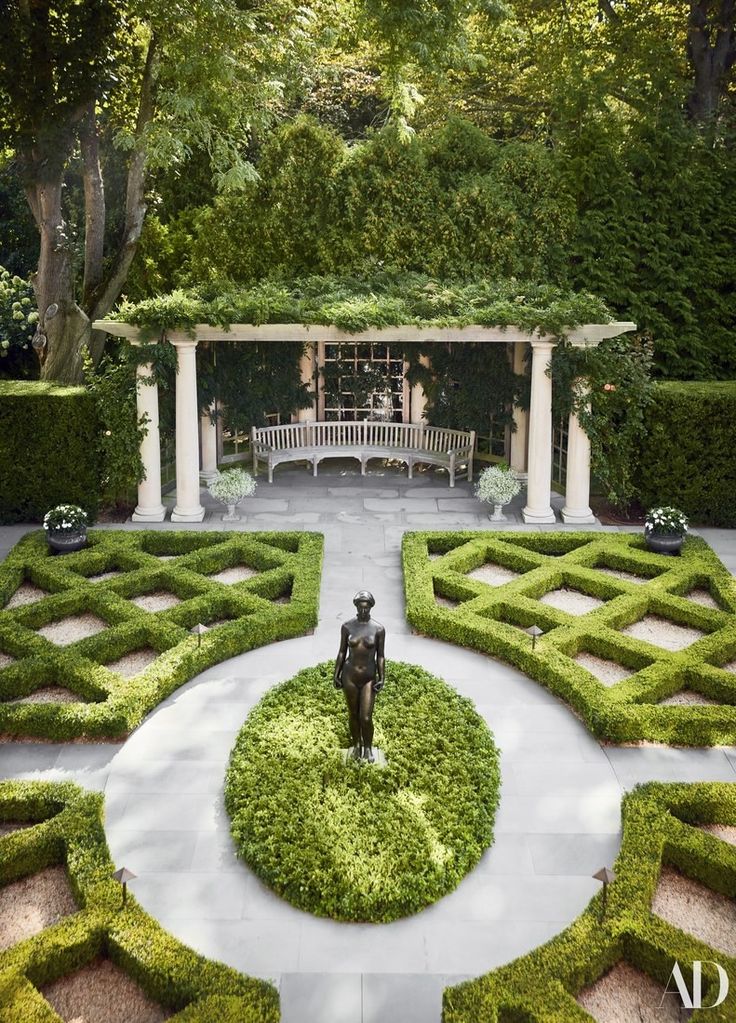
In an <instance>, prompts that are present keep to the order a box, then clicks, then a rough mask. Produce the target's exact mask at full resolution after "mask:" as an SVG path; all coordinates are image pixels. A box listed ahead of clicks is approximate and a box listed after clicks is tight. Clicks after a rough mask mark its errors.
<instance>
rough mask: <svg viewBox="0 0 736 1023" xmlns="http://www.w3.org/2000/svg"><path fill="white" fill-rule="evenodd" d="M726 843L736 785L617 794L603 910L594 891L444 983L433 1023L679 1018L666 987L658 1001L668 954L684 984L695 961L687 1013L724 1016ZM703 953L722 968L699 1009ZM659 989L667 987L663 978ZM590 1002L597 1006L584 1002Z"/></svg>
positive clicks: (735, 850)
mask: <svg viewBox="0 0 736 1023" xmlns="http://www.w3.org/2000/svg"><path fill="white" fill-rule="evenodd" d="M722 835H726V836H727V837H726V838H724V837H721V836H722ZM734 842H736V784H732V783H730V782H725V783H706V784H694V785H686V784H679V783H678V784H661V783H651V784H648V785H644V786H641V787H640V788H637V789H635V790H634V791H633V792H632V793H629V794H628V795H627V796H625V798H624V803H623V841H622V846H621V852H620V854H619V857H618V860H617V861H616V864H615V867H614V870H615V873H616V879H615V881H614V882H613V883H612V884H611V885H610V886H609V889H608V895H607V904H606V908H605V916H603V906H602V893H601V894H599V895H597V896H596V897H595V898H594V899H593V900H592V901H591V903H590V904H589V905H588V907H587V909H586V910H585V912H584V913H583V914H582V915H581V916H580V917H578V919H577V920H575V922H574V923H572V924H571V925H570V927H568V928H567V929H566V930H565V931H563V932H562V933H561V934H559V935H558V936H557V937H555V938H553V939H552V940H551V941H550V942H548V943H547V944H546V945H542V946H541V947H540V948H537V949H535V950H534V951H533V952H531V953H529V954H528V955H526V956H523V957H522V958H520V959H517V960H515V961H514V962H512V963H509V964H508V965H507V966H503V967H501V968H500V969H498V970H494V971H493V972H492V973H488V974H486V975H485V976H483V977H479V978H478V979H476V980H472V981H468V982H467V983H465V984H461V985H459V986H458V987H454V988H448V989H447V990H446V991H445V994H444V1013H443V1020H444V1023H511V1021H514V1023H517V1021H523V1023H586V1021H587V1023H590V1020H591V1019H611V1020H613V1019H615V1020H623V1019H626V1020H629V1019H631V1020H635V1019H652V1020H654V1019H657V1020H659V1019H662V1020H673V1019H674V1020H679V1019H686V1018H689V1017H688V1015H687V1014H685V1015H680V1005H681V1003H680V1001H679V999H678V997H677V994H670V995H668V996H667V997H666V998H665V999H664V1002H665V1003H667V1004H666V1005H665V1007H664V1008H661V1007H660V1005H659V1003H660V1000H661V999H662V995H663V993H664V989H665V987H666V986H667V984H668V981H669V980H670V975H671V973H672V970H673V968H674V966H675V963H676V962H677V963H679V966H680V969H681V972H682V976H683V980H684V981H685V983H686V984H687V987H688V991H689V992H692V991H693V964H694V963H695V962H696V961H698V960H699V961H701V962H702V963H703V967H702V976H703V985H702V987H703V990H702V1005H703V1009H702V1011H696V1012H695V1013H694V1015H693V1016H692V1019H693V1021H695V1020H702V1021H705V1020H710V1021H711V1023H725V1021H727V1020H728V1021H731V1023H733V1021H734V1020H736V983H734V981H736V944H735V942H736V938H734V933H736V932H734V930H733V925H732V924H731V927H730V929H729V923H728V921H729V919H731V920H732V919H733V916H734V912H735V911H736V906H734V903H733V900H734V897H736V844H733V843H734ZM665 890H666V894H664V895H663V892H665ZM678 892H679V895H678ZM678 903H679V904H678ZM723 905H725V906H726V909H725V910H724V909H722V908H721V907H722V906H723ZM729 907H730V908H729ZM719 914H722V915H721V916H720V917H719ZM706 938H707V939H708V940H706ZM709 941H710V942H712V943H709ZM714 963H718V964H719V965H720V966H721V967H722V969H723V970H725V972H726V974H727V976H728V977H729V978H730V981H731V983H730V991H729V994H728V996H727V997H726V999H725V1001H723V1002H722V1003H721V1005H719V1006H718V1007H716V1008H707V1009H706V1008H705V1006H712V1005H713V1004H714V1003H715V1001H716V1000H717V998H718V996H719V994H720V984H719V979H718V974H717V971H716V968H715V966H714V965H713V964H714ZM622 967H623V969H622ZM669 990H670V991H671V992H675V991H676V986H675V982H674V981H671V982H670V984H669ZM637 999H640V1000H641V1001H640V1004H639V1005H638V1006H637V1004H636V1003H637ZM629 1000H630V1001H629ZM601 1005H602V1006H603V1009H604V1011H603V1013H600V1011H596V1010H597V1009H598V1010H599V1009H600V1006H601ZM588 1010H590V1011H588Z"/></svg>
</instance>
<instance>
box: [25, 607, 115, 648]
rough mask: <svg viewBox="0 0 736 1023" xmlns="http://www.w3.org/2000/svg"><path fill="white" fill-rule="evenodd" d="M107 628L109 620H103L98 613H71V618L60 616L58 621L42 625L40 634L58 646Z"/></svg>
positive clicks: (66, 644) (94, 634) (74, 641)
mask: <svg viewBox="0 0 736 1023" xmlns="http://www.w3.org/2000/svg"><path fill="white" fill-rule="evenodd" d="M106 628H107V622H103V620H102V619H101V618H98V617H97V615H93V614H91V613H90V612H87V613H85V614H81V615H70V617H69V618H60V619H59V621H58V622H49V624H48V625H42V626H41V628H40V629H39V630H38V634H39V636H45V637H46V639H49V640H51V642H52V643H56V644H57V646H68V645H69V644H70V643H76V642H77V640H78V639H86V638H87V636H96V635H97V633H98V632H102V631H103V629H106Z"/></svg>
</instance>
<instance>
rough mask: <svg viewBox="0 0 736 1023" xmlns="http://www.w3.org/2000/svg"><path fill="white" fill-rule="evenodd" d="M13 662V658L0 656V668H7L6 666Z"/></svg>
mask: <svg viewBox="0 0 736 1023" xmlns="http://www.w3.org/2000/svg"><path fill="white" fill-rule="evenodd" d="M14 660H15V658H14V657H9V656H8V655H7V654H0V668H7V666H8V665H9V664H12V663H13V661H14Z"/></svg>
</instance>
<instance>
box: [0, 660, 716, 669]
mask: <svg viewBox="0 0 736 1023" xmlns="http://www.w3.org/2000/svg"><path fill="white" fill-rule="evenodd" d="M0 667H2V665H0ZM721 667H722V668H723V670H724V671H733V672H736V661H729V662H728V664H723V665H721Z"/></svg>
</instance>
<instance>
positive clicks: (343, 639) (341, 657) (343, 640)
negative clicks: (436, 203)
mask: <svg viewBox="0 0 736 1023" xmlns="http://www.w3.org/2000/svg"><path fill="white" fill-rule="evenodd" d="M347 652H348V630H347V628H346V626H345V625H343V626H341V628H340V649H339V650H338V651H337V658H336V660H335V673H334V676H333V681H334V683H335V688H336V689H341V688H342V668H343V665H344V664H345V658H346V657H347Z"/></svg>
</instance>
